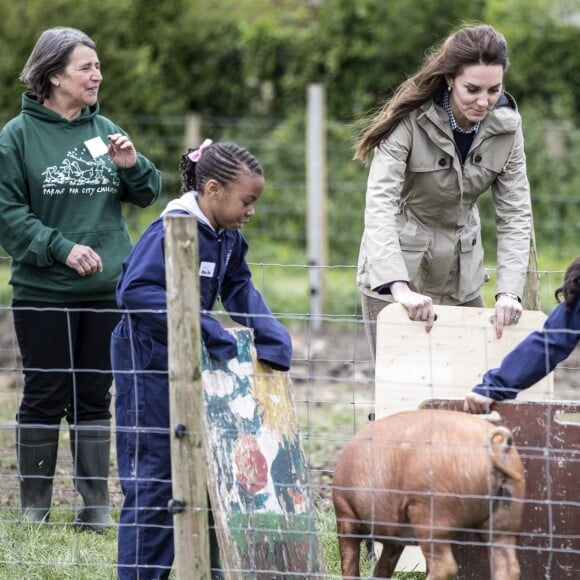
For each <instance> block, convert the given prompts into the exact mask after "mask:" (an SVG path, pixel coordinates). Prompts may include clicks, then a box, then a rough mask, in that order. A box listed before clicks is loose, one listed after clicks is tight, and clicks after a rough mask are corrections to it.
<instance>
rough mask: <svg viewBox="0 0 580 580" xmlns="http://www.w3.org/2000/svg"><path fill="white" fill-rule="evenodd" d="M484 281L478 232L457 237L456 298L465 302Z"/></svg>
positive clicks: (481, 248) (481, 249)
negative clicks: (457, 271)
mask: <svg viewBox="0 0 580 580" xmlns="http://www.w3.org/2000/svg"><path fill="white" fill-rule="evenodd" d="M485 281H486V274H485V268H484V265H483V245H482V243H481V238H480V234H479V232H474V231H470V232H466V233H464V234H461V235H460V237H459V276H458V277H457V298H458V299H459V300H460V301H465V300H466V299H467V297H468V296H470V295H473V294H474V293H475V292H477V291H478V290H479V289H480V288H481V286H482V285H483V283H484V282H485Z"/></svg>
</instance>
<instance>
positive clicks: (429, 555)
mask: <svg viewBox="0 0 580 580" xmlns="http://www.w3.org/2000/svg"><path fill="white" fill-rule="evenodd" d="M420 545H421V550H422V551H423V555H424V556H425V560H426V561H427V578H426V580H452V579H453V578H455V576H457V572H458V567H457V562H456V561H455V558H454V557H453V552H452V551H451V544H444V543H441V540H439V541H435V542H428V541H422V542H420Z"/></svg>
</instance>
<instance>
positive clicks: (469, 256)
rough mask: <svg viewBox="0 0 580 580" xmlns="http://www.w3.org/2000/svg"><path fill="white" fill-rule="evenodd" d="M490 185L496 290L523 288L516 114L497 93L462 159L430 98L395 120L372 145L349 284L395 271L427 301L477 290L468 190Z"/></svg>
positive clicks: (526, 192)
mask: <svg viewBox="0 0 580 580" xmlns="http://www.w3.org/2000/svg"><path fill="white" fill-rule="evenodd" d="M488 190H491V196H492V201H493V207H494V210H495V220H496V226H497V286H496V293H499V292H513V293H515V294H517V295H518V296H520V297H521V296H522V293H523V289H524V282H525V277H526V271H527V267H528V254H529V247H530V230H531V201H530V187H529V183H528V179H527V176H526V158H525V153H524V146H523V136H522V127H521V117H520V115H519V113H518V111H517V107H516V104H515V101H514V100H513V98H512V97H511V96H510V95H508V94H507V93H505V94H504V95H503V96H502V97H501V98H500V100H499V101H498V103H497V105H496V107H495V108H494V109H493V110H492V111H490V113H489V114H488V115H487V117H486V118H485V119H484V120H483V121H482V123H481V125H480V127H479V130H478V132H477V133H476V135H475V138H474V140H473V143H472V146H471V149H470V150H469V153H468V155H467V158H466V159H465V162H464V164H462V163H461V157H460V154H459V151H458V150H457V148H456V146H455V142H454V140H453V133H452V130H451V125H450V123H449V116H448V115H447V113H446V112H445V110H444V109H443V108H442V107H441V106H439V105H438V104H436V103H435V102H433V101H430V102H428V103H425V104H424V105H422V106H421V107H420V108H418V109H417V110H416V111H414V112H413V113H411V114H410V115H409V116H408V117H407V118H405V119H404V120H403V121H401V122H400V123H399V125H398V126H397V127H396V128H395V130H394V131H393V132H392V133H391V134H390V135H389V137H388V138H387V139H385V140H384V141H383V142H382V143H381V144H380V145H379V146H378V147H377V148H376V149H375V151H374V154H373V159H372V162H371V166H370V172H369V178H368V183H367V193H366V209H365V229H364V233H363V237H362V242H361V247H360V254H359V262H358V275H357V284H358V286H359V288H360V290H361V291H362V292H363V293H365V294H367V295H369V296H372V297H375V298H380V299H383V300H386V301H391V300H392V295H391V294H390V293H388V294H378V293H377V292H375V291H374V290H375V289H377V288H378V287H380V286H382V285H384V284H388V283H391V282H394V281H396V280H402V281H406V282H408V283H409V286H410V287H411V289H413V290H415V291H416V292H419V293H421V294H426V295H428V296H431V297H432V298H433V302H434V303H435V304H449V305H456V304H461V303H463V302H467V301H469V300H472V299H473V298H475V297H477V296H478V295H479V293H480V288H481V286H482V284H483V283H484V282H486V281H487V279H488V276H487V274H486V271H485V268H484V262H483V257H484V256H483V246H482V242H481V232H480V230H481V226H480V219H479V212H478V209H477V206H476V201H477V198H478V197H479V196H480V195H481V194H483V193H485V192H486V191H488Z"/></svg>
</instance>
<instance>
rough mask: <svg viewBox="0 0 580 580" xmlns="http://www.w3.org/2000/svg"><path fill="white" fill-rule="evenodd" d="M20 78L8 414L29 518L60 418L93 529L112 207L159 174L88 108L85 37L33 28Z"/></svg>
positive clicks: (141, 198)
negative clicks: (18, 362)
mask: <svg viewBox="0 0 580 580" xmlns="http://www.w3.org/2000/svg"><path fill="white" fill-rule="evenodd" d="M20 78H21V80H22V81H23V83H24V84H25V85H26V86H27V88H28V89H29V90H28V92H25V93H24V94H23V96H22V110H21V112H20V114H19V115H18V116H16V117H15V118H13V119H12V120H10V121H9V122H8V123H7V124H6V125H5V126H4V128H3V129H2V131H1V132H0V166H1V168H2V170H1V171H0V243H1V244H2V246H3V247H4V248H5V249H6V251H7V252H8V254H10V256H11V257H12V273H11V278H10V284H11V285H12V288H13V313H14V325H15V329H16V335H17V338H18V343H19V347H20V351H21V354H22V363H23V369H24V381H25V382H24V393H23V397H22V401H21V404H20V408H19V410H18V414H17V417H16V419H17V454H18V467H19V472H20V497H21V503H22V507H23V509H24V513H25V515H26V517H27V519H28V520H30V521H32V522H42V521H45V520H46V519H47V518H48V515H49V510H50V505H51V498H52V485H53V476H54V472H55V466H56V458H57V450H58V438H59V427H60V423H61V420H62V419H63V418H66V420H67V422H68V423H69V426H70V429H71V439H70V440H71V448H72V453H73V460H74V479H75V486H76V489H77V491H78V492H79V493H80V495H81V496H82V498H83V500H84V506H83V507H82V508H81V509H80V510H79V511H78V513H77V515H76V522H77V523H79V524H80V525H82V526H83V527H86V528H89V529H97V530H98V529H101V528H103V527H106V526H108V525H110V524H111V523H112V520H111V516H110V512H109V505H108V488H107V478H108V472H109V449H110V419H111V413H110V409H109V406H110V398H111V396H110V393H109V390H110V387H111V383H112V375H111V372H110V369H111V365H110V356H109V344H110V336H111V332H112V330H113V328H114V326H115V324H116V323H117V321H118V320H119V314H118V313H117V312H115V311H116V309H117V305H116V302H115V286H116V283H117V280H118V277H119V274H120V271H121V263H122V262H123V260H124V259H125V257H126V256H127V255H128V253H129V251H130V249H131V243H130V238H129V234H128V230H127V226H126V223H125V221H124V219H123V214H122V208H121V203H122V202H128V203H132V204H135V205H138V206H140V207H145V206H148V205H150V204H152V203H153V202H155V201H156V200H157V198H158V196H159V194H160V191H161V176H160V172H159V171H158V169H157V168H156V167H155V166H154V165H153V163H152V162H151V161H149V160H148V159H146V158H145V157H144V156H143V155H141V154H140V153H138V152H137V151H136V149H135V146H134V145H133V143H132V141H131V140H130V139H129V137H128V136H127V134H126V133H125V132H124V131H123V130H122V129H121V128H120V127H118V126H117V125H115V124H114V123H113V122H111V121H110V120H109V119H107V118H106V117H103V116H101V115H100V114H99V104H98V101H97V97H98V92H99V87H100V85H101V81H102V78H103V77H102V74H101V66H100V62H99V59H98V56H97V52H96V46H95V43H94V42H93V40H92V39H91V38H89V37H88V36H87V35H86V34H84V33H83V32H81V31H79V30H76V29H73V28H64V27H58V28H51V29H48V30H46V31H45V32H43V33H42V35H41V36H40V38H39V39H38V41H37V43H36V45H35V46H34V49H33V51H32V53H31V54H30V56H29V58H28V61H27V62H26V64H25V66H24V69H23V71H22V74H21V77H20ZM71 369H72V370H71Z"/></svg>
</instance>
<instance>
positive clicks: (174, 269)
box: [164, 215, 210, 580]
mask: <svg viewBox="0 0 580 580" xmlns="http://www.w3.org/2000/svg"><path fill="white" fill-rule="evenodd" d="M164 226H165V233H166V235H165V256H166V268H165V271H166V279H167V319H168V339H169V343H168V344H169V410H170V427H171V436H172V441H171V476H172V482H173V498H172V500H171V502H170V506H169V508H170V510H171V511H172V513H173V514H174V520H173V523H174V545H175V564H174V568H175V572H176V577H177V578H196V579H199V580H209V578H210V557H209V529H208V502H207V459H206V454H205V446H204V441H203V436H204V431H205V429H204V409H203V388H202V382H201V338H200V332H201V330H200V321H199V303H200V302H199V274H198V268H199V266H198V262H199V252H198V241H197V222H196V220H195V218H194V217H193V216H178V215H174V216H171V215H168V216H166V217H165V220H164Z"/></svg>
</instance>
